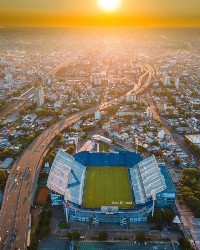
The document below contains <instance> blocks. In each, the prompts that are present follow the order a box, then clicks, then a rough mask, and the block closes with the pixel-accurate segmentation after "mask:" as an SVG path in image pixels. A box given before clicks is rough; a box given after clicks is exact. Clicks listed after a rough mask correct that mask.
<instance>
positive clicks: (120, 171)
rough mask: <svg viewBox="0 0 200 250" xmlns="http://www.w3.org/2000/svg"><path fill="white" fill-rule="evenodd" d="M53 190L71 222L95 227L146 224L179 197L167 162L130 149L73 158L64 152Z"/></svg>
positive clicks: (55, 168)
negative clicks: (153, 213) (146, 156)
mask: <svg viewBox="0 0 200 250" xmlns="http://www.w3.org/2000/svg"><path fill="white" fill-rule="evenodd" d="M47 186H48V188H49V190H50V193H51V199H52V205H61V204H62V205H63V207H64V211H65V213H66V220H67V221H69V220H77V221H83V222H92V224H93V225H94V226H95V225H98V224H99V223H103V222H111V223H114V222H115V223H120V225H122V226H123V225H126V224H127V223H128V222H129V223H133V222H143V221H146V220H147V216H148V215H149V213H151V212H152V211H153V210H154V206H159V207H166V206H173V205H174V202H175V197H176V192H175V188H174V186H173V184H172V181H171V178H170V176H169V174H168V171H167V169H166V167H165V165H164V164H162V165H159V164H158V162H157V161H156V158H155V156H151V157H149V158H147V159H143V158H142V156H141V155H139V154H136V153H133V152H128V151H122V152H107V153H99V152H88V151H83V152H79V153H77V154H76V155H74V156H70V155H69V154H67V153H66V152H64V151H62V150H59V151H58V153H57V155H56V157H55V159H54V162H53V164H52V167H51V170H50V173H49V178H48V182H47Z"/></svg>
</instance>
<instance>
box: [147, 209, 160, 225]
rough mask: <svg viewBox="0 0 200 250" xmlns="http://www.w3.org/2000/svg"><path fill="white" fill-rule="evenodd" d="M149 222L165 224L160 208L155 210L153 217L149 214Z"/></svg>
mask: <svg viewBox="0 0 200 250" xmlns="http://www.w3.org/2000/svg"><path fill="white" fill-rule="evenodd" d="M148 221H149V222H155V223H157V224H159V223H162V222H163V214H162V211H161V210H160V209H158V208H155V210H154V216H153V217H152V215H151V214H149V216H148Z"/></svg>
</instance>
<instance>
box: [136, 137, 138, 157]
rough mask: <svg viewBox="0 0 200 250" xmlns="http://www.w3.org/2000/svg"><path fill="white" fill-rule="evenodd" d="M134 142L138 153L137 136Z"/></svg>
mask: <svg viewBox="0 0 200 250" xmlns="http://www.w3.org/2000/svg"><path fill="white" fill-rule="evenodd" d="M135 144H136V154H137V153H138V138H137V137H136V138H135Z"/></svg>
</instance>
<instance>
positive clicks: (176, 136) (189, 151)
mask: <svg viewBox="0 0 200 250" xmlns="http://www.w3.org/2000/svg"><path fill="white" fill-rule="evenodd" d="M147 97H148V100H149V103H150V108H151V111H152V114H153V117H154V119H156V120H157V121H159V122H160V123H161V124H162V126H163V128H164V130H165V132H166V133H167V134H169V135H170V136H171V138H172V139H173V140H174V141H175V142H176V144H177V145H179V146H180V147H181V148H182V149H183V150H184V151H185V152H186V153H187V154H188V155H189V156H192V157H193V158H194V160H195V162H196V164H197V167H198V168H200V157H199V156H198V155H197V154H195V153H194V151H193V150H192V149H191V148H190V146H189V145H188V144H187V143H186V142H185V140H184V137H183V136H181V135H179V134H178V133H176V131H174V130H172V128H171V126H170V125H169V124H168V123H167V122H166V120H165V119H164V118H162V117H161V116H160V115H159V113H158V112H157V110H156V107H155V105H154V103H153V101H152V99H151V96H150V94H149V93H147Z"/></svg>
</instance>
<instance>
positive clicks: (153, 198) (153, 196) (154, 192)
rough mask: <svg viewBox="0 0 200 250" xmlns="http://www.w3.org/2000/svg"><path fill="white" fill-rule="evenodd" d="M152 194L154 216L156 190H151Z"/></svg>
mask: <svg viewBox="0 0 200 250" xmlns="http://www.w3.org/2000/svg"><path fill="white" fill-rule="evenodd" d="M151 196H152V200H153V209H152V217H153V216H154V209H155V201H156V190H155V189H152V190H151Z"/></svg>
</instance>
